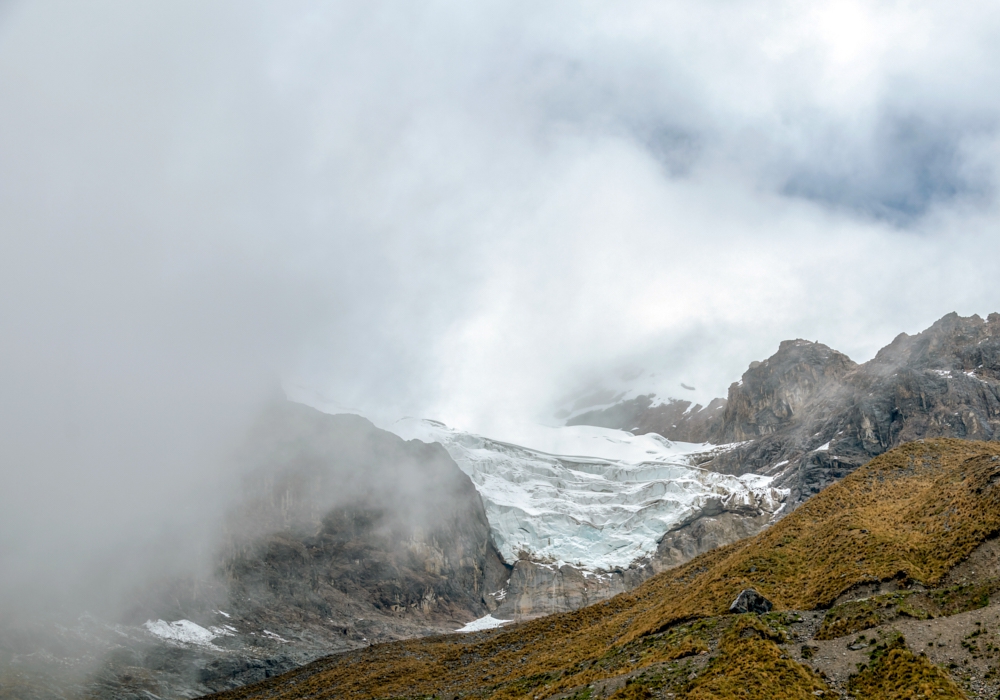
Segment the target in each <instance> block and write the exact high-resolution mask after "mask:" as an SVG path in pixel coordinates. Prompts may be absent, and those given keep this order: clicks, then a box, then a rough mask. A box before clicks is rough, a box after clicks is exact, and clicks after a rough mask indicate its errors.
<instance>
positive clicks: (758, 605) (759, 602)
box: [729, 588, 772, 615]
mask: <svg viewBox="0 0 1000 700" xmlns="http://www.w3.org/2000/svg"><path fill="white" fill-rule="evenodd" d="M771 608H772V603H771V601H769V600H768V599H767V598H765V597H764V596H762V595H761V594H760V593H758V592H757V591H756V590H755V589H753V588H744V589H743V590H742V591H740V594H739V595H738V596H736V600H734V601H733V603H732V605H730V606H729V612H730V613H732V614H734V615H744V614H746V613H756V614H758V615H764V614H765V613H769V612H771Z"/></svg>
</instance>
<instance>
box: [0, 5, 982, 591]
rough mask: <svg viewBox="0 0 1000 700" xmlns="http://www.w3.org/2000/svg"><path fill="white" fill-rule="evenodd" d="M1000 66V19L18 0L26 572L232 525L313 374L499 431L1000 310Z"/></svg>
mask: <svg viewBox="0 0 1000 700" xmlns="http://www.w3.org/2000/svg"><path fill="white" fill-rule="evenodd" d="M998 72H1000V5H997V4H996V3H994V2H965V3H945V2H922V3H921V2H868V3H860V2H826V3H801V2H737V1H735V0H732V1H726V2H723V1H719V2H705V1H704V0H696V1H695V0H692V1H691V2H663V1H661V0H656V1H653V2H607V3H596V2H580V1H573V2H549V3H538V2H527V1H525V2H516V1H508V2H489V1H487V0H483V1H480V2H424V3H411V2H395V3H386V2H376V1H373V0H364V1H356V2H345V3H328V2H324V3H307V2H290V1H282V2H273V3H253V2H245V1H241V2H230V3H222V2H203V1H200V0H199V1H198V2H169V3H168V2H157V3H154V2H138V1H134V0H130V1H128V2H125V1H123V2H120V3H109V2H87V3H79V2H62V3H55V2H54V3H45V2H39V3H35V2H7V3H0V338H2V342H0V377H2V391H0V459H2V464H0V476H2V478H3V480H4V483H3V484H2V485H0V511H3V515H0V529H2V534H0V556H7V557H9V558H8V564H9V563H10V562H12V561H14V559H13V558H12V557H14V556H15V555H16V554H17V553H18V552H21V551H22V550H23V549H24V548H25V546H26V545H24V542H27V541H29V539H30V537H36V535H29V534H28V533H35V532H38V531H39V530H40V529H44V531H45V533H46V537H48V538H49V539H47V540H45V542H41V543H40V542H36V541H35V540H30V542H31V545H32V547H34V548H35V549H37V548H38V547H43V546H48V545H51V546H54V547H55V546H60V547H68V546H69V545H67V544H66V542H67V539H66V538H69V541H73V542H76V541H77V540H79V542H77V544H80V543H82V542H83V541H84V540H86V539H88V538H89V539H99V538H101V537H109V536H111V534H109V533H118V534H120V533H121V531H122V529H123V524H124V523H135V522H142V521H147V520H150V519H155V517H160V515H162V514H163V513H174V515H175V516H176V511H178V510H182V509H183V508H187V509H188V510H189V511H192V510H193V511H197V510H198V509H199V508H202V509H210V508H211V507H212V506H211V504H210V503H209V502H208V501H206V502H205V503H204V504H199V503H196V502H195V501H196V499H195V500H187V501H185V500H184V499H190V498H191V497H190V491H191V489H192V488H194V487H195V486H199V488H200V485H203V484H205V483H207V482H208V481H209V480H211V479H217V478H218V473H219V472H218V470H216V469H215V467H213V466H212V465H214V464H216V463H217V461H218V459H219V455H220V454H223V453H225V451H226V449H228V447H229V446H230V445H231V443H232V441H233V440H235V439H236V438H235V437H234V436H237V435H239V431H240V429H241V426H242V425H244V422H245V421H246V420H247V417H248V416H249V415H251V414H252V413H253V411H254V410H256V407H257V406H258V405H259V403H260V401H261V400H262V397H266V396H268V395H270V392H273V391H275V390H276V387H278V386H279V385H280V384H281V383H282V382H284V383H285V384H286V385H293V386H298V387H305V388H306V389H307V390H308V391H313V392H316V393H317V394H318V395H321V396H323V397H324V398H325V399H326V400H328V401H331V402H333V403H336V404H339V405H342V406H346V407H352V408H356V409H358V410H361V411H364V412H366V413H368V414H369V415H372V416H380V417H392V416H398V415H420V416H429V417H434V418H438V419H441V420H445V421H447V422H449V423H451V424H453V425H457V426H459V427H468V428H473V429H479V430H483V431H487V432H488V429H489V425H490V424H491V422H492V421H496V420H499V419H500V418H501V417H504V416H512V415H516V416H524V417H535V418H543V419H544V418H546V417H549V416H551V412H552V410H554V408H555V407H557V406H558V404H559V402H560V401H562V400H564V399H565V397H567V396H572V395H573V393H574V392H577V391H580V390H582V389H585V388H587V387H590V386H597V385H599V384H601V383H602V382H603V383H605V384H608V383H611V384H613V383H615V382H620V381H621V376H622V375H623V373H626V374H627V373H629V372H633V373H634V371H636V370H638V369H644V370H647V371H655V372H657V379H656V381H655V382H651V386H650V388H651V389H655V390H656V391H658V392H659V393H661V395H667V394H669V393H670V392H671V391H675V392H676V393H677V395H681V396H682V397H684V398H687V397H688V395H685V394H683V393H682V392H683V391H684V390H682V389H680V388H679V383H680V382H682V381H683V382H685V383H687V384H688V385H690V386H695V387H696V388H697V391H696V392H695V393H694V394H690V396H696V397H697V398H700V399H706V398H710V397H712V396H716V395H724V394H725V391H726V388H727V387H728V385H729V383H730V382H732V381H734V380H736V379H738V378H739V376H740V374H741V373H742V372H743V370H744V369H745V368H746V365H747V364H748V363H749V362H750V361H751V360H754V359H762V358H764V357H767V356H768V355H770V354H771V353H773V352H774V350H775V349H776V348H777V345H778V343H779V342H780V341H781V340H782V339H785V338H795V337H804V338H807V339H810V340H819V341H821V342H824V343H827V344H828V345H830V346H832V347H834V348H837V349H839V350H841V351H843V352H846V353H847V354H849V355H850V356H851V357H853V358H854V359H856V360H865V359H868V358H870V357H871V356H872V355H873V354H874V352H875V351H876V350H877V349H878V348H879V347H881V346H882V345H885V344H886V343H888V342H889V341H890V340H891V339H892V338H893V337H894V336H895V335H896V334H897V333H899V332H901V331H906V332H910V333H915V332H918V331H920V330H921V329H923V328H925V327H926V326H928V325H929V324H930V323H931V322H933V321H934V320H935V319H937V318H939V317H940V316H942V315H943V314H945V313H948V312H950V311H958V312H959V313H961V314H963V315H969V314H972V313H978V314H980V315H984V316H985V315H986V314H987V313H989V312H991V311H1000V292H998V289H1000V288H998V284H997V280H998V279H1000V274H998V273H1000V253H998V250H1000V228H998V225H1000V211H998V208H997V196H996V194H997V182H998V180H997V178H998V172H997V167H998V163H1000V159H998V156H1000V142H998V118H1000V89H998V88H1000V79H998V78H1000V76H998ZM652 384H656V386H655V387H654V386H652ZM209 475H210V476H209ZM185 494H187V495H185ZM170 499H177V500H176V501H171V500H170ZM182 502H183V503H182ZM179 503H182V505H178V504H179ZM182 506H183V507H182ZM112 514H113V515H112ZM154 515H155V517H154ZM189 515H190V512H189ZM172 517H174V516H172ZM176 517H177V518H180V516H176ZM185 517H188V516H185ZM190 517H192V518H193V517H194V516H190ZM74 522H77V523H79V522H86V523H87V524H88V526H87V527H73V526H72V523H74ZM157 522H159V521H157ZM164 522H167V521H164ZM170 522H171V523H173V522H174V521H170ZM45 524H48V525H49V526H50V527H48V529H45V528H43V525H45ZM164 528H165V531H171V530H170V527H167V526H166V525H165V526H164ZM25 538H29V539H25ZM74 538H76V539H74ZM57 543H58V545H57ZM74 546H76V545H74ZM81 546H82V545H81ZM32 565H33V566H34V565H37V562H33V563H32ZM10 570H11V566H8V567H7V571H6V572H5V574H7V575H10V574H9V572H10ZM25 576H26V577H27V575H25ZM28 579H30V577H27V578H25V580H28Z"/></svg>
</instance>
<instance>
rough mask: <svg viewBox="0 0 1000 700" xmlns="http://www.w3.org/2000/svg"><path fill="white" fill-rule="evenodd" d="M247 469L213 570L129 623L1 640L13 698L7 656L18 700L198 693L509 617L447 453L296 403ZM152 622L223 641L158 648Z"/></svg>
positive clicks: (244, 459) (168, 585)
mask: <svg viewBox="0 0 1000 700" xmlns="http://www.w3.org/2000/svg"><path fill="white" fill-rule="evenodd" d="M238 459H239V460H240V462H241V463H242V464H243V465H245V469H244V470H243V472H244V473H245V474H246V477H245V482H244V484H243V491H244V498H243V499H242V501H241V502H240V503H239V505H238V506H237V507H236V508H235V509H234V510H233V511H232V513H231V514H230V517H229V518H228V520H227V525H226V530H227V532H226V534H225V536H224V537H223V543H222V545H221V548H220V551H219V554H218V557H217V560H216V561H217V569H216V572H215V573H214V575H211V576H209V577H207V578H203V579H199V580H185V581H177V580H171V581H167V582H165V583H163V584H162V586H161V587H159V588H157V589H156V590H147V591H145V592H144V593H143V594H142V595H141V596H140V597H139V599H138V601H137V602H136V604H135V606H134V608H133V609H132V610H130V611H128V612H127V613H126V615H125V616H124V618H123V619H120V620H113V621H108V620H97V619H84V618H81V619H80V620H79V621H77V622H76V623H75V624H74V625H73V626H66V625H59V626H51V627H49V628H46V629H39V630H31V633H32V634H33V635H34V636H33V637H32V640H33V641H31V643H30V644H27V645H26V643H25V641H24V639H25V638H24V637H22V638H21V639H18V638H17V637H16V636H15V637H11V636H10V635H8V634H6V632H5V633H4V634H0V691H3V690H4V687H5V681H4V678H5V677H7V676H5V667H6V665H7V661H8V660H10V661H11V662H12V663H13V664H14V665H13V666H11V667H10V669H12V670H10V672H9V673H8V675H9V676H10V677H16V678H18V679H20V680H19V682H22V681H23V687H22V686H19V688H20V689H19V690H18V691H17V693H15V695H12V696H11V697H20V695H24V697H26V698H27V697H32V698H33V697H37V698H39V699H41V698H45V699H48V698H76V697H81V698H82V697H87V698H90V699H91V700H93V699H94V698H100V699H109V700H111V699H113V700H125V699H126V698H128V699H132V698H143V699H145V700H148V698H150V697H161V698H167V697H197V696H201V695H204V694H206V693H209V692H213V691H218V690H224V689H227V688H233V687H237V686H240V685H244V684H247V683H251V682H255V681H259V680H263V679H265V678H269V677H271V676H274V675H278V674H280V673H283V672H284V671H287V670H289V669H291V668H294V667H296V666H299V665H302V664H304V663H308V662H309V661H312V660H314V659H316V658H318V657H320V656H324V655H326V654H330V653H335V652H338V651H347V650H350V649H356V648H358V647H363V646H367V645H368V644H370V643H375V642H381V641H390V640H394V639H402V638H410V637H416V636H421V635H427V634H435V633H442V632H451V631H454V630H455V629H457V628H458V627H460V626H462V625H463V624H465V623H466V622H469V621H470V620H473V619H475V618H478V617H482V616H483V615H485V614H487V613H488V612H489V611H490V610H493V609H495V608H496V606H497V604H498V603H497V601H496V600H495V599H494V598H493V597H492V596H490V595H489V594H490V593H492V592H495V591H497V590H500V589H501V588H503V587H504V586H505V585H506V581H507V580H508V578H509V577H510V567H508V566H506V565H505V564H504V563H503V561H502V560H501V559H500V557H499V555H498V554H497V551H496V549H495V547H494V545H493V541H492V537H491V535H490V529H489V523H488V522H487V520H486V513H485V511H484V509H483V505H482V501H481V500H480V498H479V494H478V493H477V492H476V490H475V487H474V486H473V484H472V482H471V480H470V479H469V478H468V477H467V476H466V475H465V474H464V473H462V472H461V470H459V468H458V466H457V465H456V464H455V462H454V461H453V460H452V459H451V457H450V456H449V455H448V453H447V452H446V451H445V450H444V448H443V447H441V446H440V445H437V444H434V445H427V444H425V443H422V442H418V441H410V442H405V441H403V440H402V439H400V438H399V437H397V436H395V435H393V434H391V433H387V432H384V431H382V430H379V429H377V428H375V427H374V426H373V425H372V424H371V423H369V422H368V421H367V420H364V419H362V418H359V417H357V416H348V415H343V416H330V415H326V414H323V413H320V412H318V411H314V410H313V409H310V408H307V407H304V406H300V405H297V404H290V403H285V404H281V405H276V406H274V407H272V408H271V409H270V410H269V411H268V412H267V413H266V414H265V415H263V416H262V417H261V419H260V420H259V421H258V423H257V425H256V426H255V428H254V430H253V433H252V435H251V437H250V439H249V440H248V442H247V444H246V445H245V448H244V449H243V450H242V451H241V452H240V454H239V457H238ZM147 620H153V621H156V620H164V621H167V622H171V621H178V620H187V621H190V622H191V623H194V624H195V625H198V626H200V628H202V629H203V631H205V632H206V633H209V632H211V633H214V634H215V635H216V636H214V638H211V639H210V640H209V641H207V642H204V643H202V642H195V643H192V642H184V641H179V640H170V639H161V638H157V637H156V636H155V635H153V634H151V632H150V631H149V630H148V629H147V628H145V627H144V623H145V622H146V621H147ZM29 647H30V648H29ZM8 651H9V652H10V654H9V659H8V658H7V657H8V654H7V652H8ZM15 659H29V660H31V659H39V662H38V664H37V665H32V663H33V662H32V661H15ZM95 669H96V671H95ZM57 672H58V673H57ZM10 674H13V675H10ZM18 693H20V695H18ZM0 694H2V692H0Z"/></svg>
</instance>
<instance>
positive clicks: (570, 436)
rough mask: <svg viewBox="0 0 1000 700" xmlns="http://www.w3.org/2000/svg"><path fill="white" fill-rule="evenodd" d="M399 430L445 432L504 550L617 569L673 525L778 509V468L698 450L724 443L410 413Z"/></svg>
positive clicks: (439, 436) (433, 435) (426, 438)
mask: <svg viewBox="0 0 1000 700" xmlns="http://www.w3.org/2000/svg"><path fill="white" fill-rule="evenodd" d="M389 429H390V430H392V431H393V432H395V433H396V434H397V435H399V436H400V437H402V438H404V439H407V440H412V439H417V440H421V441H423V442H440V443H441V444H442V445H443V446H444V448H445V449H446V450H447V451H448V453H449V454H450V455H451V456H452V458H453V459H454V460H455V462H457V463H458V466H459V467H460V468H461V469H462V471H464V472H465V473H466V474H468V475H469V477H470V478H471V479H472V481H473V483H474V484H475V485H476V488H477V489H478V490H479V493H480V495H481V496H482V499H483V504H484V506H485V507H486V517H487V518H488V519H489V522H490V526H491V528H492V530H493V536H494V540H495V541H496V544H497V547H498V548H499V549H500V553H501V555H502V556H503V557H504V559H505V560H506V561H508V562H511V563H512V562H514V561H516V560H517V559H518V558H520V557H521V556H528V557H530V558H531V559H533V560H535V561H541V562H548V563H551V564H553V565H557V566H558V565H562V564H571V565H574V566H577V567H580V568H583V569H587V570H590V571H609V570H611V569H615V568H618V567H627V566H629V564H631V563H633V562H635V561H637V560H642V559H644V558H646V557H649V556H651V555H652V554H653V553H654V552H655V551H656V546H657V543H658V542H659V540H660V539H661V538H662V537H663V535H664V534H665V533H666V532H669V531H670V530H673V529H676V528H678V527H681V526H683V525H685V524H687V523H689V522H692V521H693V520H696V519H697V518H699V517H703V516H711V515H718V514H720V513H723V512H725V511H730V512H737V513H745V514H748V515H750V514H757V513H761V512H767V513H774V512H775V511H777V510H778V509H779V508H780V507H781V503H782V502H783V501H784V499H785V497H786V496H787V494H788V492H787V491H785V490H782V489H776V488H773V487H772V486H771V477H765V476H758V475H755V474H747V475H744V476H742V477H734V476H728V475H724V474H716V473H715V472H710V471H706V470H704V469H698V468H696V467H693V466H692V458H693V457H695V456H696V455H700V454H704V453H706V452H710V451H714V450H719V449H725V447H721V448H720V447H719V446H715V445H700V444H690V443H675V442H671V441H669V440H666V439H665V438H663V437H660V436H659V435H655V434H647V435H638V436H636V435H632V434H631V433H627V432H625V431H621V430H611V429H607V428H596V427H591V426H566V427H547V426H540V425H532V424H517V425H512V426H511V427H509V428H508V429H507V430H505V431H503V432H502V433H501V437H502V438H503V441H501V440H500V439H492V438H487V437H483V436H480V435H474V434H471V433H464V432H461V431H457V430H453V429H451V428H448V427H447V426H445V425H443V424H441V423H438V422H436V421H429V420H419V419H409V418H408V419H404V420H401V421H397V422H396V423H394V424H393V425H392V426H390V428H389Z"/></svg>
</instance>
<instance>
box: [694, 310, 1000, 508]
mask: <svg viewBox="0 0 1000 700" xmlns="http://www.w3.org/2000/svg"><path fill="white" fill-rule="evenodd" d="M795 342H796V343H799V344H800V345H798V346H795V345H790V344H789V343H787V342H786V343H782V347H781V348H780V349H779V350H778V352H777V353H776V354H775V355H774V356H773V357H771V358H769V359H768V360H767V361H766V362H765V363H762V364H761V365H759V366H756V367H751V368H750V369H749V370H747V372H746V373H745V374H744V375H743V381H742V384H735V385H733V386H732V387H730V390H729V403H728V405H727V408H726V412H725V415H724V416H723V420H722V422H721V424H720V425H719V426H718V427H717V428H716V430H715V438H716V440H718V441H720V442H725V441H729V442H733V441H736V440H740V439H742V440H747V441H748V442H747V443H746V444H745V445H741V446H739V447H737V448H736V449H734V450H732V451H730V452H728V453H725V454H722V455H720V456H718V457H716V458H715V459H714V460H713V461H712V462H711V464H710V465H708V466H710V468H712V469H716V470H718V471H722V472H726V473H733V474H745V473H747V472H755V473H758V474H773V475H776V476H777V477H778V478H777V480H776V481H777V485H782V486H785V487H788V488H790V489H791V491H792V494H791V502H792V504H793V505H794V504H795V503H799V502H801V501H803V500H805V499H806V498H808V497H809V496H811V495H813V494H814V493H817V492H819V491H820V490H821V489H822V488H824V487H825V486H827V485H828V484H830V483H833V482H834V481H836V480H838V479H840V478H842V477H844V476H845V475H847V474H849V473H850V472H851V471H853V470H854V469H856V468H857V467H858V466H860V465H861V464H864V463H865V462H867V461H868V460H869V459H871V458H872V457H874V456H876V455H879V454H882V453H883V452H885V451H887V450H889V449H891V448H893V447H896V446H898V445H900V444H902V443H904V442H910V441H912V440H918V439H921V438H931V437H957V438H967V439H974V440H994V439H997V438H1000V314H990V316H989V318H988V319H987V320H985V321H984V320H983V319H981V318H980V317H978V316H972V317H970V318H962V317H959V316H958V315H957V314H949V315H948V316H945V317H944V318H942V319H941V320H939V321H938V322H937V323H935V324H934V325H933V326H931V327H930V328H929V329H927V330H926V331H924V332H922V333H919V334H918V335H915V336H908V335H906V334H901V335H900V336H898V337H897V338H896V339H895V340H894V341H893V342H892V343H891V344H889V345H888V346H886V347H885V348H883V349H882V350H880V351H879V353H878V354H877V355H876V356H875V357H874V358H873V359H872V360H870V361H869V362H866V363H864V364H862V365H854V363H851V362H850V360H847V358H846V357H844V356H843V355H839V353H833V351H829V350H828V349H826V348H825V346H819V347H816V344H814V343H808V346H813V347H812V348H810V350H811V352H810V353H809V354H808V355H807V356H808V357H811V358H816V359H819V360H822V359H823V358H829V359H828V360H827V361H826V362H825V363H824V362H818V363H817V362H815V361H813V362H810V363H808V365H809V366H808V367H803V363H802V358H803V356H804V355H806V353H804V352H803V351H802V349H804V348H806V345H801V344H804V343H806V341H795ZM837 355H839V357H837ZM765 373H771V374H773V375H776V376H782V375H783V376H784V377H786V379H785V380H784V381H782V382H778V384H779V385H780V384H784V383H790V384H791V387H792V388H791V389H785V388H778V387H773V386H772V387H768V384H767V379H766V377H763V376H762V375H763V374H765ZM804 376H805V377H807V378H808V380H807V381H802V377H804ZM762 387H763V390H762ZM789 396H790V397H792V398H793V399H794V400H788V398H787V397H789ZM782 407H784V409H782Z"/></svg>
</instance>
